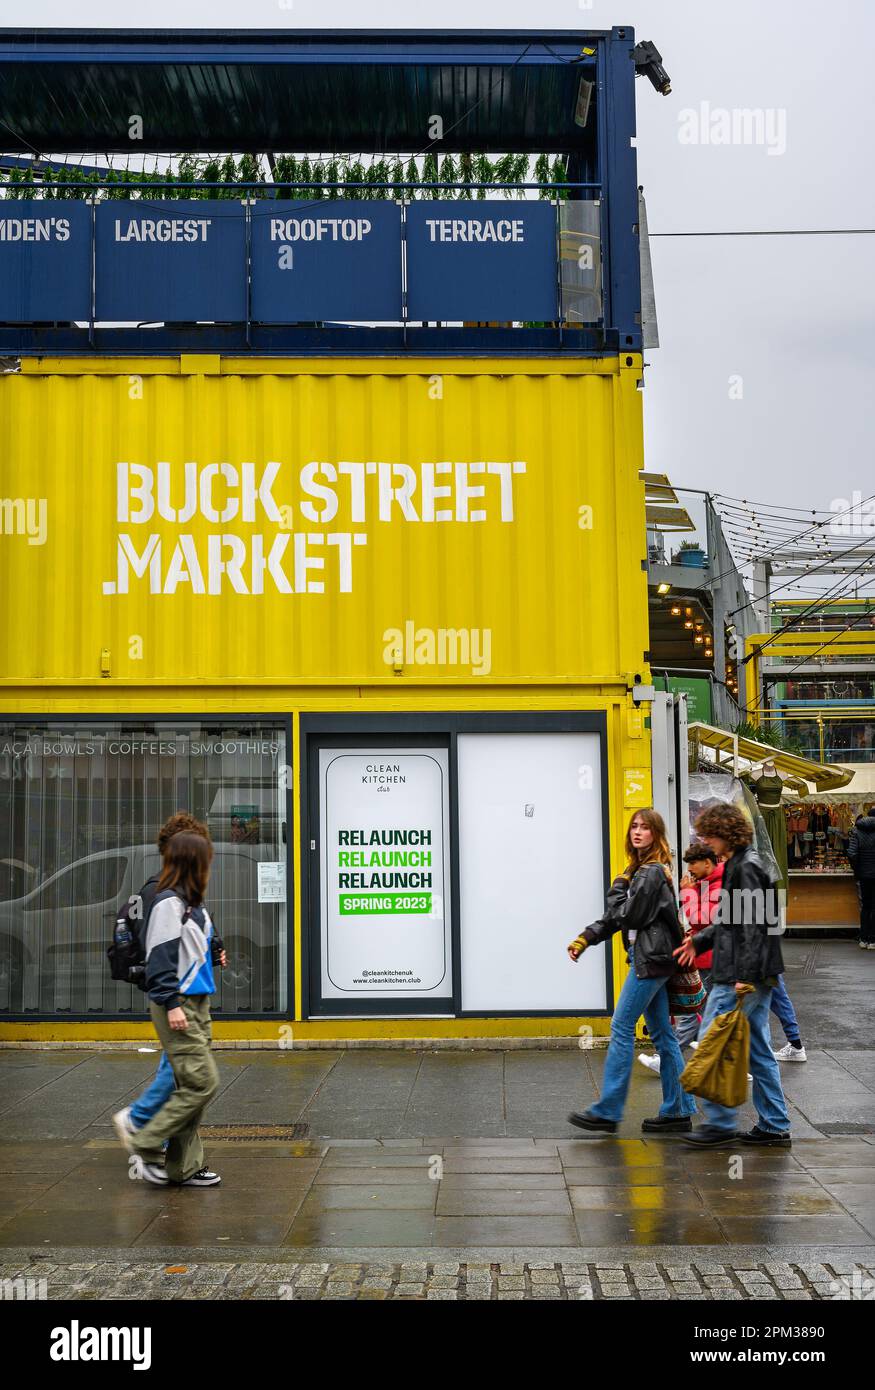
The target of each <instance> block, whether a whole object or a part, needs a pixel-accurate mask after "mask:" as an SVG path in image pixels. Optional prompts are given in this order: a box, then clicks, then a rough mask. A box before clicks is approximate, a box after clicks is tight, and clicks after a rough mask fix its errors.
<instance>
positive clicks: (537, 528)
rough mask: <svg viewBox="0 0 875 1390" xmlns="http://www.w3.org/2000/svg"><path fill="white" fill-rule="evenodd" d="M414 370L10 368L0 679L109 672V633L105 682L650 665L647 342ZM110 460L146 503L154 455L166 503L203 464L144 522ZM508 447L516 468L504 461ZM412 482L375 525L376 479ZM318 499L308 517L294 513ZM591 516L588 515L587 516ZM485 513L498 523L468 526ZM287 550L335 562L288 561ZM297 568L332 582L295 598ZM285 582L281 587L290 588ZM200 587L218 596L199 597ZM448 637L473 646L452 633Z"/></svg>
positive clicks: (552, 676)
mask: <svg viewBox="0 0 875 1390" xmlns="http://www.w3.org/2000/svg"><path fill="white" fill-rule="evenodd" d="M621 362H628V363H629V365H628V366H623V367H621V366H620V365H619V363H621ZM421 365H423V368H424V369H423V370H419V371H417V372H416V373H411V372H410V371H409V370H408V369H407V367H406V365H405V370H404V371H401V370H400V369H399V368H397V367H395V366H394V365H389V364H387V363H385V362H373V363H370V364H367V365H366V366H365V367H364V368H363V364H362V363H361V362H356V363H354V364H353V363H350V364H344V363H332V364H331V372H330V373H329V372H328V371H327V370H326V368H325V364H321V365H320V366H316V365H312V366H311V367H310V369H308V368H307V367H306V366H305V365H302V368H301V370H300V371H298V372H296V373H295V374H290V373H289V372H288V368H286V370H285V371H278V372H277V373H276V374H273V373H271V371H270V364H269V363H264V364H263V374H257V373H256V371H255V370H254V369H253V367H252V365H248V366H247V367H246V368H245V369H243V370H242V371H241V374H237V375H234V374H231V373H232V372H233V371H234V368H233V366H230V365H229V364H228V363H227V362H226V363H224V364H223V367H222V372H223V374H221V375H215V376H209V375H206V376H205V375H179V374H176V375H169V374H168V375H165V374H151V373H155V371H156V368H155V364H154V363H149V362H146V361H144V362H143V363H142V364H139V365H138V364H128V363H125V364H120V366H119V367H117V368H116V370H117V371H118V372H119V374H118V375H110V374H108V367H109V364H108V363H107V362H105V361H104V362H102V363H101V364H100V371H99V373H93V374H91V373H89V372H87V371H86V370H85V369H84V368H83V369H82V371H81V374H75V371H76V369H71V366H70V365H69V364H67V365H66V366H65V368H64V373H63V374H58V375H53V374H51V373H46V374H43V375H40V374H38V373H35V372H33V371H31V372H29V373H27V374H26V375H22V376H6V377H3V378H0V468H2V472H0V529H2V534H0V589H2V592H3V595H4V603H3V611H2V615H0V680H2V681H3V682H4V683H5V684H7V685H9V684H20V685H26V684H28V683H31V682H35V681H49V682H58V683H62V682H70V681H73V682H75V681H98V682H99V681H100V680H101V653H102V651H104V650H105V651H107V652H109V654H110V655H109V670H110V681H111V682H112V683H113V684H116V683H124V684H130V685H140V686H142V685H148V684H150V683H153V682H171V681H172V682H174V683H177V684H181V685H186V684H188V683H189V682H192V681H210V682H217V683H221V682H223V681H234V680H239V681H241V682H254V683H257V682H259V681H286V682H289V683H295V682H297V681H313V682H321V683H323V684H324V683H331V682H356V683H358V682H368V683H373V682H375V681H377V682H378V681H381V680H383V681H389V682H391V683H393V684H403V683H404V682H405V681H408V680H413V681H417V682H427V683H428V684H432V685H434V684H439V683H442V682H445V681H446V682H453V681H464V682H466V683H469V684H470V682H471V679H472V675H475V676H476V678H477V681H478V682H481V681H482V682H483V683H484V684H489V683H491V682H495V681H551V680H562V679H575V680H610V679H611V678H612V677H616V676H620V675H623V674H625V673H628V672H637V671H640V669H641V667H642V664H643V653H644V650H645V648H646V646H647V626H646V624H647V609H646V587H645V585H646V577H645V575H644V574H643V572H642V567H641V562H642V559H643V557H644V554H645V544H644V535H645V532H644V504H643V488H642V486H641V484H640V483H639V482H638V479H637V472H638V469H639V468H640V467H641V466H642V438H641V433H642V425H641V406H640V395H639V393H638V391H637V390H636V381H637V378H638V376H639V375H640V359H639V358H637V357H636V358H634V359H633V358H628V359H626V358H621V359H619V362H618V359H617V358H612V359H605V360H604V361H603V362H601V363H595V364H593V363H588V364H586V367H585V368H583V367H582V368H581V369H580V370H579V371H578V370H574V371H568V370H566V369H564V368H557V367H555V366H554V364H552V363H551V364H538V363H536V362H532V363H529V364H527V365H526V366H525V367H524V368H522V369H521V367H520V364H519V363H518V362H516V363H513V364H510V363H484V364H483V369H482V371H480V370H479V369H478V370H477V372H476V373H472V365H471V364H470V363H467V364H465V365H464V366H463V367H459V366H457V365H456V364H453V363H451V362H446V361H435V362H433V363H430V364H427V368H426V367H425V365H424V364H421ZM174 370H176V371H177V373H178V366H176V367H175V368H174ZM271 462H276V463H278V464H279V465H280V466H279V468H278V470H276V475H275V478H274V480H273V481H272V482H271V485H270V487H269V489H268V490H266V491H265V492H264V493H263V494H262V498H261V499H259V498H257V497H256V498H255V500H254V503H253V504H252V506H251V519H246V518H245V517H244V516H243V515H242V505H241V493H242V492H243V491H245V477H246V470H245V469H244V468H243V465H244V464H247V463H248V464H250V465H252V468H251V469H250V470H249V477H250V478H251V479H254V481H255V484H256V485H257V484H258V482H259V481H260V480H261V479H262V478H263V477H264V476H265V473H264V470H265V469H266V467H267V465H268V464H269V463H271ZM121 463H124V464H129V465H130V464H137V465H140V466H142V467H144V468H145V469H148V470H150V471H151V477H152V493H153V496H155V497H157V492H158V487H157V484H158V472H159V471H158V469H157V465H158V464H159V463H162V464H167V465H169V469H168V472H167V477H168V478H169V484H170V495H169V504H170V505H171V506H172V507H176V508H182V507H183V505H184V497H185V465H186V464H187V463H189V464H191V465H197V470H196V476H197V479H198V494H197V506H198V510H197V511H196V512H195V514H194V515H193V516H191V517H190V518H189V519H184V518H183V519H180V518H177V519H176V520H172V519H171V520H168V519H166V518H164V517H161V516H159V515H158V511H157V509H156V510H155V511H154V512H153V514H152V515H151V517H149V518H148V519H145V520H143V521H139V522H138V521H136V520H135V519H134V518H135V517H136V515H137V513H138V509H139V507H140V503H139V502H137V501H136V500H135V498H134V496H133V495H132V496H131V497H130V499H128V497H127V494H126V493H125V494H124V495H123V496H122V498H121V499H119V496H118V495H117V494H118V465H119V464H121ZM219 463H225V464H230V465H231V468H230V470H227V469H226V470H225V474H226V476H225V477H222V476H221V475H219V474H218V473H217V470H215V469H214V470H213V471H212V476H210V475H208V476H207V479H206V481H204V469H205V468H206V467H207V466H208V465H210V464H219ZM311 463H316V464H320V465H330V466H331V467H330V468H329V469H328V470H327V471H323V472H319V473H317V475H316V480H317V481H318V482H320V483H321V484H322V485H323V486H324V487H327V488H328V492H327V493H323V494H320V495H316V496H312V495H308V494H307V492H306V484H305V483H304V482H302V470H303V469H305V467H306V466H307V465H308V464H311ZM514 463H522V464H524V465H525V469H524V471H522V470H519V471H513V470H512V469H510V468H508V467H506V466H505V465H511V464H514ZM344 464H348V465H353V467H352V469H351V470H350V471H349V472H345V471H344V470H343V469H342V468H341V465H344ZM380 464H384V465H389V466H391V465H406V466H407V471H404V470H402V471H400V472H391V471H387V470H385V469H384V470H382V477H381V470H380V469H379V467H375V468H372V467H371V465H380ZM441 464H450V465H451V468H450V470H449V471H447V470H443V471H442V470H441V469H440V465H441ZM460 464H461V465H467V467H466V468H462V469H457V465H460ZM490 464H492V465H495V466H494V467H493V468H492V469H490V467H489V465H490ZM355 465H363V467H361V468H357V467H355ZM430 465H434V470H431V469H430V468H429V466H430ZM477 465H486V467H485V468H478V467H477ZM498 465H501V466H498ZM332 474H334V475H336V478H337V480H336V482H334V481H332ZM126 476H127V478H128V481H132V482H133V483H134V484H137V485H139V483H140V481H141V480H142V477H141V475H140V474H139V473H137V472H129V473H128V474H127V475H126ZM190 476H191V477H192V478H193V477H194V476H195V473H191V474H190ZM404 481H406V482H407V483H408V484H409V485H410V493H409V503H408V504H407V507H406V511H407V515H405V514H404V508H403V507H402V504H401V503H399V501H398V500H393V501H389V502H388V503H387V502H386V501H385V499H384V509H385V508H386V507H387V506H388V511H387V512H385V511H384V516H385V518H386V519H381V513H380V496H379V494H380V488H381V485H382V486H384V487H388V486H393V487H398V486H399V484H401V483H402V482H404ZM460 483H462V484H463V485H465V486H467V487H468V488H469V489H475V488H478V487H483V488H484V494H483V496H479V495H478V494H477V493H476V492H472V493H471V495H470V496H469V497H468V500H467V502H466V501H465V500H464V497H463V496H462V495H461V493H460V490H459V484H460ZM429 484H433V485H434V488H435V492H434V494H433V500H432V502H431V504H430V505H431V508H432V510H433V511H434V512H435V514H436V515H438V514H439V513H440V511H442V510H447V511H448V512H449V514H450V515H449V518H448V519H446V520H437V519H435V520H428V519H426V518H427V517H428V515H429V503H428V500H427V498H425V497H424V495H423V489H424V488H425V489H426V491H427V490H428V487H429ZM354 485H355V486H354ZM201 487H202V488H203V493H202V492H201ZM357 487H359V488H360V489H361V507H360V508H359V509H358V510H357V509H356V488H357ZM441 487H449V489H450V491H449V493H448V494H446V495H442V494H441V493H440V492H439V491H437V490H436V489H439V488H441ZM511 495H512V496H511ZM334 496H336V498H337V510H336V514H335V515H333V516H330V519H329V511H326V510H325V509H326V508H328V509H331V508H333V506H334V501H333V497H334ZM41 501H43V502H44V504H45V510H44V513H41V511H40V506H39V504H40V502H41ZM28 502H30V504H31V505H30V508H28ZM307 503H309V504H310V505H311V506H312V507H313V508H314V509H315V512H314V515H313V516H310V517H308V516H307V515H306V512H305V511H304V510H302V505H303V504H307ZM204 504H206V506H207V508H209V507H210V506H212V508H213V509H214V511H213V519H212V520H211V519H210V516H209V515H204V514H203V511H202V507H203V505H204ZM272 504H275V506H276V508H277V509H278V510H279V513H280V515H279V519H277V517H275V516H273V515H272V511H273V506H272ZM511 504H512V519H511V513H510V508H511ZM502 505H503V507H504V519H502ZM126 508H127V509H128V513H129V517H130V519H127V520H126V519H125V515H126V510H125V509H126ZM581 508H591V509H592V512H591V524H590V516H589V514H588V513H587V512H586V511H584V512H581ZM466 510H467V513H468V515H469V518H470V519H468V520H464V519H462V518H463V517H464V516H465V513H466ZM478 510H484V511H485V513H486V516H485V519H484V520H474V519H473V518H474V514H476V512H477V511H478ZM223 512H224V514H225V515H226V517H227V519H226V520H225V521H221V520H219V519H218V518H219V517H220V516H221V515H222V514H223ZM41 515H42V516H43V519H44V522H45V526H44V532H43V528H42V526H41ZM314 516H315V519H314ZM120 535H124V536H127V537H128V538H129V540H128V541H127V542H125V543H124V544H126V545H128V547H129V552H128V553H129V554H130V555H131V556H132V557H133V558H136V556H140V557H144V556H146V555H147V553H150V557H151V563H150V564H149V565H145V566H144V573H143V575H142V577H138V576H137V574H136V573H135V570H134V568H132V567H131V566H130V565H129V566H127V568H128V571H129V573H128V590H129V591H128V592H127V593H122V592H119V589H120V587H121V582H122V580H123V572H124V569H125V567H126V565H125V563H122V564H121V565H120V562H119V548H120V542H119V536H120ZM331 536H333V537H334V539H333V540H331V539H329V537H331ZM152 537H154V538H155V539H154V540H151V539H150V538H152ZM183 537H190V538H191V539H190V540H183V539H182V538H183ZM220 537H229V538H230V539H229V540H228V541H227V542H226V543H223V542H221V541H220V539H219V538H220ZM259 537H260V538H261V539H258V538H259ZM362 540H364V543H362ZM150 546H151V552H149V547H150ZM259 547H261V548H262V549H261V552H260V551H259ZM272 547H277V549H276V550H275V551H274V554H275V557H276V561H275V564H274V566H273V571H272V570H271V568H267V569H266V570H263V590H264V592H263V593H254V592H251V590H252V589H253V588H254V587H256V585H255V584H254V583H253V559H254V560H255V571H256V573H257V572H258V570H259V568H262V569H263V567H260V566H259V564H258V557H259V554H260V553H262V554H263V556H264V557H265V558H266V557H267V556H268V554H269V553H270V552H271V548H272ZM296 547H299V549H300V558H304V557H306V558H307V559H309V560H313V561H317V562H318V561H321V562H322V564H323V568H322V569H320V568H310V569H309V570H307V571H306V572H305V571H304V570H302V569H300V568H299V569H298V572H297V573H296V565H295V558H294V556H295V550H296ZM280 549H281V550H282V554H281V555H280V554H279V550H280ZM159 552H160V553H159ZM345 552H346V554H347V558H348V564H349V570H350V574H349V577H348V578H345V577H344V574H343V569H342V565H341V563H340V561H341V558H342V557H343V555H344V553H345ZM235 556H237V557H239V559H240V561H241V567H240V571H239V576H238V577H237V579H236V583H237V586H238V588H240V587H245V588H246V589H248V590H250V592H235V590H234V587H233V586H232V581H233V579H234V577H233V575H232V574H231V573H230V572H229V569H227V568H226V569H225V570H222V569H221V564H220V562H228V561H229V560H233V559H234V558H235ZM211 557H212V562H213V564H212V573H211V568H210V563H211ZM283 575H284V576H285V581H284V580H283ZM305 579H306V580H308V581H310V582H313V581H317V582H321V583H322V584H323V585H324V592H302V591H301V586H302V583H303V582H304V580H305ZM284 582H285V583H286V584H287V586H288V588H289V589H291V590H292V592H282V591H281V589H282V588H283V584H284ZM211 583H212V585H213V587H216V588H218V590H219V592H216V593H210V592H209V589H210V586H211ZM111 586H115V590H116V591H115V592H112V591H111ZM200 586H202V587H203V589H204V592H201V593H198V592H193V589H196V588H198V587H200ZM152 588H154V589H157V592H151V591H150V589H152ZM170 590H174V591H173V592H170ZM408 624H412V627H408V626H407V625H408ZM392 629H397V630H399V631H400V633H401V670H400V672H398V671H396V670H395V663H394V660H393V658H392V655H391V653H388V660H387V652H388V649H389V648H391V647H392V646H393V640H394V639H393V638H392V637H391V636H390V635H389V634H390V633H391V630H392ZM440 629H445V630H446V629H452V630H454V631H455V632H457V633H462V634H467V638H466V637H465V636H460V637H457V638H456V639H448V640H447V641H446V642H445V643H444V644H443V646H442V645H441V641H440ZM487 631H488V632H489V634H490V636H489V638H488V639H487V638H486V636H485V634H486V632H487ZM429 634H433V638H434V641H433V643H432V641H431V639H430V636H429ZM466 641H468V642H469V643H470V646H469V649H467V650H466Z"/></svg>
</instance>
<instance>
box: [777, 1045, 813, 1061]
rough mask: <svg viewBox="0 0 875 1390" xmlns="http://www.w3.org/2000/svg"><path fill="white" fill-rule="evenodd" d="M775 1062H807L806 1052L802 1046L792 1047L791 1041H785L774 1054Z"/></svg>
mask: <svg viewBox="0 0 875 1390" xmlns="http://www.w3.org/2000/svg"><path fill="white" fill-rule="evenodd" d="M774 1055H775V1061H776V1062H807V1061H808V1054H807V1052H806V1051H805V1048H804V1047H794V1046H793V1044H792V1043H785V1044H784V1046H783V1047H781V1048H779V1049H778V1051H777V1052H776V1053H775V1054H774Z"/></svg>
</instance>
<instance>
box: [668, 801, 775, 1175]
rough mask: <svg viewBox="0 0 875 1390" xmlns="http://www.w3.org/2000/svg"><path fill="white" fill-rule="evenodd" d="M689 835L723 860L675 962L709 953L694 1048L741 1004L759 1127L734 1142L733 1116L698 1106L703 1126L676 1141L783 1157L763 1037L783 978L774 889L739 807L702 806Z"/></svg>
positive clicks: (720, 1108)
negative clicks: (708, 920) (708, 911)
mask: <svg viewBox="0 0 875 1390" xmlns="http://www.w3.org/2000/svg"><path fill="white" fill-rule="evenodd" d="M695 830H696V835H697V837H698V838H699V839H700V840H704V842H705V844H706V845H710V846H711V848H712V849H713V850H714V852H715V854H717V855H718V856H721V857H722V856H726V864H725V868H724V870H723V887H722V893H721V902H720V906H719V908H718V910H717V914H716V916H715V917H712V925H710V926H707V927H703V929H702V930H701V931H700V932H698V933H697V935H696V936H695V938H693V937H692V936H691V937H689V938H688V939H687V941H685V943H684V945H683V946H682V947H680V949H679V950H677V951H676V952H675V955H676V956H677V958H678V960H679V961H680V963H681V964H682V965H683V966H685V967H689V966H690V965H692V963H693V959H694V957H695V956H696V955H698V954H700V953H701V952H702V951H707V950H708V949H711V950H713V957H712V965H711V993H710V994H709V995H708V1002H707V1004H706V1006H705V1013H704V1017H703V1018H702V1027H701V1029H700V1031H699V1043H700V1046H701V1045H702V1043H703V1042H704V1041H705V1040H706V1038H707V1033H708V1029H709V1028H710V1026H711V1024H712V1023H713V1022H714V1019H715V1018H716V1016H717V1014H726V1013H730V1012H731V1011H732V1010H733V1009H734V1008H736V1007H737V1006H738V1005H739V1004H740V1006H741V1008H742V1009H743V1010H744V1012H745V1014H746V1015H747V1019H748V1023H749V1024H750V1063H749V1065H750V1070H751V1072H752V1074H753V1103H754V1106H755V1107H756V1112H757V1121H758V1123H757V1124H755V1125H754V1127H753V1129H752V1130H750V1131H749V1132H748V1133H747V1134H739V1133H738V1128H737V1124H736V1112H735V1110H734V1109H730V1108H729V1107H728V1106H725V1105H717V1104H715V1102H714V1101H710V1100H704V1099H703V1101H702V1107H703V1109H704V1111H705V1124H704V1125H703V1126H702V1127H701V1129H698V1130H697V1131H696V1132H695V1133H694V1134H685V1135H682V1138H683V1139H684V1141H685V1142H686V1143H689V1144H694V1145H696V1146H697V1147H699V1148H719V1147H720V1146H721V1145H723V1144H732V1143H736V1142H738V1140H741V1142H742V1143H744V1144H755V1145H758V1146H759V1147H761V1148H781V1149H789V1148H790V1146H791V1140H790V1117H789V1115H788V1113H787V1102H786V1101H785V1099H784V1093H783V1091H782V1089H781V1075H780V1072H779V1071H778V1063H777V1062H776V1060H775V1057H774V1054H773V1052H772V1043H771V1036H770V1033H769V1008H770V1005H771V1001H772V990H773V989H774V988H775V986H776V985H777V983H778V979H779V976H780V975H781V974H782V973H783V970H784V961H783V958H782V956H781V942H780V933H781V931H782V925H781V918H780V912H779V899H778V894H777V888H776V884H775V883H773V882H772V880H771V879H770V877H769V875H768V873H767V872H766V868H765V866H764V864H763V862H762V860H761V859H760V858H759V856H758V855H757V854H756V853H755V852H754V850H753V849H752V848H751V844H752V841H753V826H752V825H751V823H750V821H749V820H748V819H747V817H746V816H744V815H742V813H741V811H739V810H738V808H737V807H735V806H731V805H729V804H728V803H718V804H717V805H716V806H708V807H707V808H706V809H705V810H704V811H702V812H701V813H700V815H699V816H698V818H697V820H696V825H695ZM694 941H695V945H694V944H693V942H694Z"/></svg>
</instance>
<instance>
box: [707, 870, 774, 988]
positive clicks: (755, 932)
mask: <svg viewBox="0 0 875 1390" xmlns="http://www.w3.org/2000/svg"><path fill="white" fill-rule="evenodd" d="M776 888H777V885H776V884H775V883H773V882H772V879H771V878H770V877H769V874H768V872H767V870H766V867H765V865H764V864H763V862H762V860H761V859H760V857H759V855H757V854H756V852H755V851H754V850H753V849H751V847H750V845H746V846H745V847H744V848H743V849H738V850H736V851H735V854H733V856H732V858H731V859H727V861H726V867H725V869H724V871H723V888H722V892H721V897H720V904H719V906H718V909H717V913H716V915H715V917H714V923H713V925H712V926H710V927H703V928H702V929H701V931H698V932H696V951H697V952H702V951H707V950H709V949H713V951H714V959H713V963H712V965H711V983H712V984H714V985H734V984H736V983H740V984H748V985H758V984H762V983H763V981H765V980H773V979H776V978H777V976H778V975H780V974H782V973H783V970H784V959H783V956H782V955H781V926H782V924H781V923H780V922H779V921H778V899H777V894H776Z"/></svg>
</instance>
